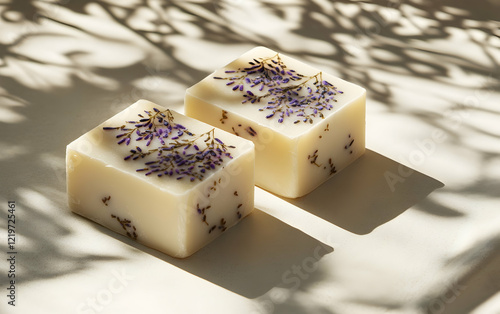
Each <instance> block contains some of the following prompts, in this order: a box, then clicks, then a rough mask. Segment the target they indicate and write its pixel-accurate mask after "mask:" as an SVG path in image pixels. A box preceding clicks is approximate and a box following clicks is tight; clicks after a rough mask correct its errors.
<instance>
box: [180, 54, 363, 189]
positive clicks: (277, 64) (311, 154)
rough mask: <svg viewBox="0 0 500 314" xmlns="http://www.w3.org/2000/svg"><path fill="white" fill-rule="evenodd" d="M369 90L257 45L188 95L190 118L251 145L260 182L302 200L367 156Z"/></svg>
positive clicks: (264, 185)
mask: <svg viewBox="0 0 500 314" xmlns="http://www.w3.org/2000/svg"><path fill="white" fill-rule="evenodd" d="M365 98H366V91H365V89H364V88H362V87H360V86H357V85H355V84H352V83H349V82H346V81H344V80H342V79H340V78H337V77H335V76H332V75H329V74H326V73H324V72H322V71H320V70H318V69H315V68H313V67H311V66H308V65H306V64H304V63H302V62H300V61H297V60H295V59H293V58H290V57H287V56H285V55H283V54H280V53H277V52H275V51H273V50H270V49H267V48H264V47H257V48H254V49H252V50H250V51H248V52H247V53H245V54H243V55H242V56H241V57H239V58H238V59H236V60H234V61H233V62H231V63H229V64H228V65H227V66H225V67H223V68H221V69H219V70H217V71H215V72H214V73H212V74H211V75H209V76H208V77H206V78H205V79H203V80H202V81H201V82H199V83H197V84H196V85H194V86H192V87H191V88H189V89H188V90H187V91H186V96H185V112H186V115H188V116H191V117H194V118H196V119H199V120H201V121H204V122H206V123H209V124H211V125H214V126H216V127H218V128H221V129H224V130H226V131H228V132H232V133H233V134H236V135H238V136H241V137H244V138H246V139H249V140H252V141H253V142H254V144H255V150H256V167H255V171H256V173H255V182H256V184H257V185H258V186H260V187H262V188H264V189H267V190H269V191H270V192H273V193H275V194H278V195H281V196H285V197H290V198H296V197H300V196H303V195H305V194H307V193H309V192H311V191H312V190H313V189H315V188H316V187H317V186H318V185H320V184H321V183H323V182H324V181H326V180H327V179H328V178H330V177H331V176H332V175H334V174H336V173H337V172H339V171H340V170H341V169H343V168H345V167H346V166H347V165H349V164H350V163H352V162H353V161H354V160H356V159H357V158H358V157H360V156H361V155H362V154H363V153H364V151H365Z"/></svg>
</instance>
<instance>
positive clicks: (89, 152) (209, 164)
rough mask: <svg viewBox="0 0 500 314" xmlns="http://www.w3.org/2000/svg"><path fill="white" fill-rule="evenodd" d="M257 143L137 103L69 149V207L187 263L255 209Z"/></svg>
mask: <svg viewBox="0 0 500 314" xmlns="http://www.w3.org/2000/svg"><path fill="white" fill-rule="evenodd" d="M254 164H255V154H254V144H253V143H252V142H251V141H248V140H245V139H243V138H241V137H237V136H235V135H233V134H230V133H228V132H225V131H223V130H220V129H217V128H214V127H213V126H211V125H208V124H205V123H203V122H200V121H197V120H195V119H192V118H189V117H186V116H184V115H182V114H179V113H177V112H175V111H173V110H169V109H165V108H162V107H160V106H158V105H156V104H154V103H151V102H149V101H146V100H139V101H138V102H136V103H135V104H133V105H131V106H130V107H128V108H127V109H125V110H123V111H122V112H120V113H118V114H116V115H115V116H113V117H112V118H110V119H109V120H107V121H105V122H104V123H102V124H101V125H99V126H97V127H96V128H94V129H92V130H91V131H89V132H87V133H86V134H84V135H82V136H81V137H80V138H78V139H76V140H75V141H73V142H72V143H70V144H69V145H68V146H67V149H66V165H67V193H68V200H69V207H70V208H71V210H72V211H73V212H75V213H77V214H80V215H82V216H84V217H86V218H89V219H90V220H93V221H95V222H97V223H99V224H101V225H103V226H105V227H107V228H109V229H111V230H113V231H116V232H118V233H121V234H123V235H126V236H128V237H130V238H131V239H134V240H136V241H137V242H140V243H142V244H144V245H146V246H149V247H151V248H154V249H156V250H158V251H161V252H164V253H166V254H169V255H171V256H174V257H179V258H184V257H187V256H189V255H191V254H193V253H194V252H196V251H197V250H199V249H200V248H202V247H203V246H205V245H206V244H207V243H209V242H210V241H212V240H213V239H215V238H216V237H217V236H219V235H220V234H222V233H223V232H224V231H226V230H227V229H228V228H230V227H231V226H233V225H235V224H236V223H237V222H239V221H240V220H241V219H243V218H244V217H245V216H246V215H248V214H249V213H250V212H251V211H252V210H253V204H254V201H253V197H254V195H253V193H254Z"/></svg>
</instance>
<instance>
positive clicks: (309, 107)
mask: <svg viewBox="0 0 500 314" xmlns="http://www.w3.org/2000/svg"><path fill="white" fill-rule="evenodd" d="M249 64H250V66H249V67H246V68H243V69H241V68H240V69H238V70H230V71H226V73H231V74H232V75H231V76H230V77H214V78H215V79H222V80H229V82H228V83H227V84H226V85H228V86H232V90H233V91H240V92H244V94H243V98H244V100H243V101H242V103H246V102H250V103H252V104H254V103H258V102H260V101H261V100H262V99H267V100H268V103H267V106H264V107H261V108H260V109H259V111H266V110H270V111H271V113H268V114H266V118H267V119H270V118H273V117H274V118H277V119H278V122H279V123H282V122H283V121H284V119H286V118H289V117H291V116H295V117H299V119H298V120H295V122H294V123H299V122H309V123H313V118H315V117H320V118H324V115H323V113H322V112H321V111H323V110H331V109H332V108H333V105H332V104H331V102H336V101H337V100H336V99H335V96H336V95H337V94H342V92H341V91H339V90H338V89H337V88H336V87H335V86H333V85H332V84H331V83H329V82H328V81H326V80H323V77H322V76H323V74H322V72H319V73H317V74H315V75H312V76H305V75H302V74H300V73H297V72H296V71H294V70H292V69H288V68H287V66H286V65H285V64H284V63H283V61H282V59H281V58H280V56H279V54H276V55H275V56H273V57H270V58H265V59H260V61H259V60H257V59H253V61H250V62H249ZM235 73H243V74H242V75H240V76H236V75H235ZM313 79H314V83H313V87H314V89H313V88H311V86H307V83H308V82H310V81H311V80H313ZM304 87H305V88H306V91H307V93H306V94H305V95H304V94H303V92H302V93H299V92H301V91H302V90H303V88H304ZM252 88H258V90H259V92H261V91H263V90H264V88H266V93H265V94H264V95H260V96H257V95H255V94H254V92H252V91H251V90H250V89H252Z"/></svg>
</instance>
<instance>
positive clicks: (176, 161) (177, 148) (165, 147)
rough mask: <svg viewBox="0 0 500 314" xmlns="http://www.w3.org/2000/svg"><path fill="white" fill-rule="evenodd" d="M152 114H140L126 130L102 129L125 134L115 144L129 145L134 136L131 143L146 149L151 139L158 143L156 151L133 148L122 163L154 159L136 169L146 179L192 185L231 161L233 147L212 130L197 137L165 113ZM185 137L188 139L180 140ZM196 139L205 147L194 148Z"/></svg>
mask: <svg viewBox="0 0 500 314" xmlns="http://www.w3.org/2000/svg"><path fill="white" fill-rule="evenodd" d="M153 110H154V113H153V112H151V111H145V113H146V115H147V117H144V116H143V115H142V114H139V117H140V118H141V119H140V120H139V121H127V122H126V123H127V124H133V125H134V128H130V127H127V125H122V126H120V127H104V128H103V129H104V130H106V131H111V130H115V131H117V130H119V131H125V133H120V134H118V135H117V136H116V137H117V138H119V139H120V140H119V141H118V142H117V144H122V143H126V145H129V144H130V142H131V141H132V135H133V134H136V135H137V136H136V137H135V139H134V141H136V142H139V141H144V140H147V143H146V146H148V147H149V146H150V144H151V142H152V141H153V139H155V138H156V139H158V141H159V142H160V143H161V145H158V146H157V147H156V148H148V149H146V150H143V149H141V148H140V147H139V146H136V147H135V149H131V150H130V154H129V155H127V156H125V157H124V160H138V159H142V158H145V157H147V156H151V155H155V160H149V161H147V162H145V163H144V166H145V167H143V168H140V169H137V171H138V172H145V175H147V176H149V175H151V174H156V175H158V176H159V177H162V176H176V178H177V179H179V180H180V179H182V178H184V177H189V178H190V180H191V181H194V180H195V179H198V180H202V179H203V177H204V174H205V173H206V172H207V171H211V170H214V169H216V168H217V167H218V166H220V165H222V164H223V162H224V161H225V159H226V158H230V159H232V158H233V157H232V155H231V154H230V153H229V152H228V149H229V148H235V147H234V146H229V145H225V144H224V142H222V141H221V140H220V139H218V138H216V137H215V133H214V131H215V129H212V130H210V131H208V132H206V133H203V134H201V135H199V136H196V135H195V134H193V133H191V132H190V131H189V130H187V129H186V128H185V127H184V126H182V125H180V124H177V123H175V122H174V117H173V115H172V113H171V112H170V111H169V110H168V109H167V110H166V111H163V112H160V111H159V110H158V109H156V108H154V109H153ZM184 135H188V136H190V137H191V138H189V139H188V138H183V136H184ZM199 139H203V143H204V144H205V147H203V148H202V149H200V147H199V145H198V144H196V141H197V140H199ZM191 147H192V148H193V149H194V151H195V152H194V153H192V152H188V149H189V148H191ZM155 153H156V154H155Z"/></svg>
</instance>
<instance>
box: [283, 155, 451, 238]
mask: <svg viewBox="0 0 500 314" xmlns="http://www.w3.org/2000/svg"><path fill="white" fill-rule="evenodd" d="M443 186H444V185H443V183H441V182H439V181H437V180H435V179H433V178H431V177H428V176H426V175H424V174H422V173H420V172H417V171H415V170H413V169H410V168H407V167H405V166H403V165H402V164H400V163H398V162H396V161H394V160H391V159H389V158H387V157H384V156H382V155H380V154H378V153H376V152H374V151H372V150H369V149H368V150H367V151H366V153H365V154H364V155H363V156H362V157H361V158H360V159H359V160H357V161H356V162H355V164H354V165H352V166H350V167H347V168H345V169H344V170H342V171H341V172H340V173H338V174H337V175H335V176H334V177H332V178H331V179H330V180H328V181H327V182H325V183H323V184H322V185H321V186H319V187H318V188H317V189H316V190H314V191H313V192H311V193H310V194H308V195H306V196H304V197H301V198H298V199H287V200H288V201H289V202H290V203H292V204H294V205H295V206H298V207H300V208H302V209H304V210H306V211H308V212H310V213H312V214H314V215H316V216H319V217H321V218H323V219H325V220H327V221H329V222H331V223H332V224H335V225H337V226H339V227H341V228H343V229H345V230H347V231H350V232H352V233H356V234H360V235H362V234H367V233H370V232H372V231H373V230H374V229H375V228H377V227H378V226H380V225H382V224H384V223H386V222H388V221H390V220H392V219H394V218H396V217H397V216H399V215H400V214H402V213H403V212H404V211H405V210H407V209H408V208H410V207H411V206H413V205H415V204H417V203H418V202H421V201H423V200H425V199H426V197H427V195H429V194H430V193H431V192H432V191H434V190H435V189H438V188H441V187H443ZM432 213H433V214H436V215H445V216H454V215H459V213H457V212H455V211H453V210H451V209H442V210H441V211H436V212H432Z"/></svg>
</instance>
